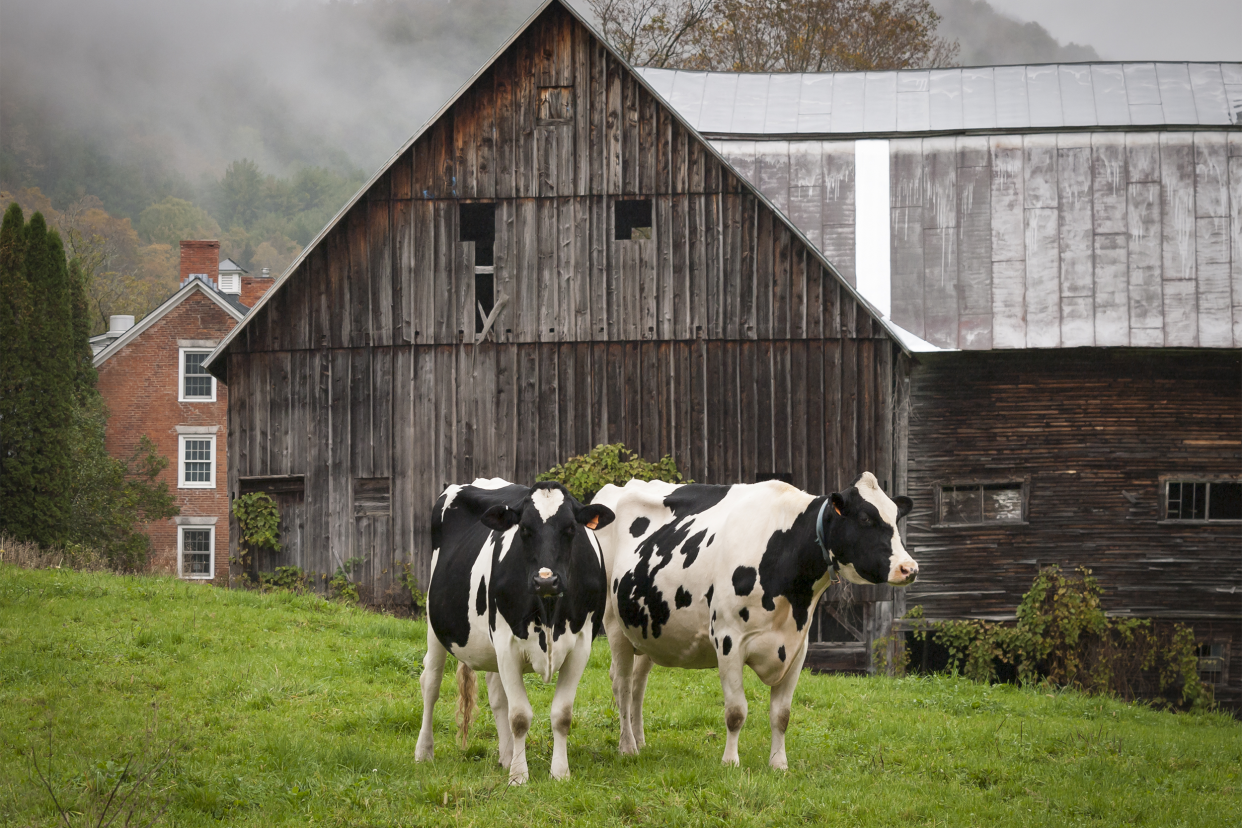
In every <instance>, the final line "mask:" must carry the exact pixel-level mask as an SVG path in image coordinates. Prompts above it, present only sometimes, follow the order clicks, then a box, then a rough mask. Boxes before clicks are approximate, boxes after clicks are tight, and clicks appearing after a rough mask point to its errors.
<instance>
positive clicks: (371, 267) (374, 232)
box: [367, 200, 394, 345]
mask: <svg viewBox="0 0 1242 828" xmlns="http://www.w3.org/2000/svg"><path fill="white" fill-rule="evenodd" d="M391 205H392V202H390V201H380V200H376V201H371V202H370V204H369V211H368V217H367V218H368V224H369V226H368V228H367V235H368V246H369V250H368V261H367V273H368V279H369V281H370V283H371V284H370V287H371V307H370V311H371V319H370V324H369V328H370V333H371V342H372V343H373V344H376V345H391V344H393V341H394V340H393V291H392V288H393V285H392V259H393V237H392V227H391V225H390V220H391V216H390V212H391V211H390V208H391Z"/></svg>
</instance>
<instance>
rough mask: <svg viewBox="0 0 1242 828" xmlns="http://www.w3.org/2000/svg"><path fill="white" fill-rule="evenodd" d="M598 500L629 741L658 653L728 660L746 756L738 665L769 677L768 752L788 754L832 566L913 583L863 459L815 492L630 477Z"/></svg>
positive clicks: (728, 721)
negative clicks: (814, 622)
mask: <svg viewBox="0 0 1242 828" xmlns="http://www.w3.org/2000/svg"><path fill="white" fill-rule="evenodd" d="M593 502H594V503H596V504H598V505H602V506H606V507H608V509H609V510H610V511H611V512H612V513H613V514H614V515H615V517H616V520H615V521H613V523H612V524H611V525H610V526H609V527H608V528H607V529H604V530H602V531H600V532H599V533H598V535H597V537H598V539H599V541H600V545H601V547H602V548H603V553H604V567H605V569H606V571H607V575H608V606H607V610H606V611H605V614H604V627H605V629H606V631H607V633H608V643H609V646H610V647H611V649H612V687H613V696H614V698H615V700H616V703H617V708H618V710H619V714H620V720H621V721H620V724H621V735H620V740H619V747H620V750H621V752H622V753H636V752H637V751H638V749H639V748H641V747H642V746H643V743H644V735H643V719H642V709H643V694H644V692H645V689H646V683H647V674H648V672H650V670H651V667H652V665H653V664H659V665H662V666H665V667H689V668H711V667H715V668H717V669H718V670H719V671H720V684H721V687H722V689H723V690H724V703H725V726H726V730H727V734H728V735H727V738H726V739H725V749H724V757H723V761H724V763H725V764H726V765H736V764H738V753H737V743H738V735H739V733H740V732H741V729H742V724H743V723H744V722H745V721H746V712H747V710H746V694H745V692H744V690H743V687H742V668H743V667H744V666H749V667H750V668H751V669H752V670H754V671H755V673H756V674H758V676H759V678H760V679H762V680H763V683H764V684H766V685H768V686H769V687H771V688H772V691H771V704H770V708H769V714H768V715H769V720H770V722H771V725H772V750H771V754H770V759H769V762H770V764H771V766H772V767H774V768H781V769H783V768H785V767H786V764H787V763H786V758H785V730H786V728H787V727H788V724H789V712H790V706H791V702H792V700H793V694H794V688H795V687H796V686H797V684H798V674H799V673H800V672H801V670H802V662H803V660H804V659H805V658H806V650H807V636H808V632H809V624H808V621H809V620H810V619H811V617H812V615H813V613H814V611H815V605H816V602H817V601H819V597H820V595H821V594H823V592H824V590H825V589H827V588H828V585H829V584H830V583H831V582H832V578H833V574H834V573H837V574H839V576H840V577H841V578H842V579H844V580H846V581H849V582H850V583H855V584H891V585H893V586H908V585H909V584H911V583H913V582H914V579H915V578H916V577H917V575H918V571H919V567H918V564H917V563H915V561H914V559H913V558H911V557H910V555H909V554H907V552H906V550H905V548H904V547H903V546H902V542H901V535H900V533H899V532H898V530H897V521H898V520H900V519H901V518H902V517H904V516H905V515H906V514H908V513H909V512H910V508H911V505H912V504H911V502H910V499H909V498H908V497H895V498H890V497H889V496H888V495H887V494H885V493H884V491H883V490H882V489H881V488H880V485H879V483H878V482H877V481H876V479H875V476H874V475H872V474H871V473H870V472H863V473H862V475H860V476H859V477H858V479H857V480H855V481H854V483H853V484H852V485H851V486H850V487H849V488H847V489H846V490H845V491H843V492H834V493H833V494H831V495H829V496H827V497H823V496H820V497H816V496H814V495H810V494H807V493H806V492H804V491H801V490H799V489H796V488H794V487H793V486H791V485H789V484H787V483H782V482H779V481H775V480H770V481H766V482H764V483H755V484H738V485H732V486H708V485H697V484H687V485H674V484H671V483H665V482H661V481H651V482H642V481H638V480H631V481H630V482H629V483H627V484H626V485H625V486H624V487H623V488H618V487H616V486H611V485H609V486H605V487H604V488H603V489H601V490H600V492H599V493H598V494H597V495H596V496H595V499H594V501H593Z"/></svg>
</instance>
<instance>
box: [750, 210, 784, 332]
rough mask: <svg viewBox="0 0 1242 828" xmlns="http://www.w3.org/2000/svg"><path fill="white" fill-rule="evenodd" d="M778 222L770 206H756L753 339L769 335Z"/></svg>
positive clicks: (774, 280) (774, 281) (770, 330)
mask: <svg viewBox="0 0 1242 828" xmlns="http://www.w3.org/2000/svg"><path fill="white" fill-rule="evenodd" d="M776 223H779V219H776V218H775V216H774V215H773V214H772V211H771V210H768V209H765V208H763V207H760V208H758V209H757V210H756V216H755V285H754V296H755V304H754V313H753V322H752V324H753V325H754V336H755V338H757V339H770V338H771V337H772V335H773V334H772V328H773V325H772V314H773V312H774V310H775V309H774V308H773V298H774V294H775V292H776V279H775V275H774V269H775V265H776V255H777V254H776V228H775V227H774V226H773V225H774V224H776Z"/></svg>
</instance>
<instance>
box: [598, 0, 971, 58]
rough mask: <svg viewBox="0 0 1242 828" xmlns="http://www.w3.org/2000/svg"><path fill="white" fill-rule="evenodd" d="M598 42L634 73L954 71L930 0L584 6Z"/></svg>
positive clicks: (635, 1) (951, 46)
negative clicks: (605, 42)
mask: <svg viewBox="0 0 1242 828" xmlns="http://www.w3.org/2000/svg"><path fill="white" fill-rule="evenodd" d="M591 8H592V9H593V10H594V12H595V14H596V17H597V18H598V19H599V21H600V23H601V25H602V26H603V30H604V35H605V37H607V38H608V39H609V41H610V42H611V43H612V44H613V46H614V48H616V49H617V50H618V51H619V52H620V53H621V55H622V57H624V58H625V59H626V60H628V61H630V62H631V63H634V64H637V65H641V66H656V67H668V68H683V69H708V70H717V71H731V72H836V71H863V70H875V69H912V68H920V67H928V66H952V65H954V63H955V61H956V56H957V52H958V45H957V43H956V42H952V41H949V40H947V39H946V38H943V37H940V36H938V35H937V34H936V28H937V26H938V25H939V23H940V16H939V15H938V14H937V13H936V10H935V9H934V8H933V7H932V5H931V3H930V2H929V0H591Z"/></svg>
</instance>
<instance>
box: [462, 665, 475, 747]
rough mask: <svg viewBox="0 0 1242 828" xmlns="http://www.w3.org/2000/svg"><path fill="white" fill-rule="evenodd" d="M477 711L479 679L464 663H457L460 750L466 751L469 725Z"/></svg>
mask: <svg viewBox="0 0 1242 828" xmlns="http://www.w3.org/2000/svg"><path fill="white" fill-rule="evenodd" d="M478 709H479V679H478V676H476V675H475V672H474V670H472V669H470V667H469V666H468V665H467V664H466V663H465V662H464V661H459V662H457V736H458V740H459V741H460V742H461V749H462V750H465V749H466V744H467V738H468V736H469V734H470V724H471V722H473V721H474V714H475V712H476V711H477V710H478Z"/></svg>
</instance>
